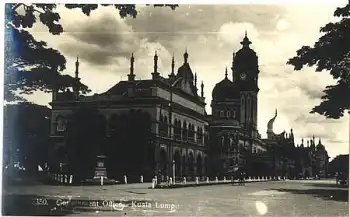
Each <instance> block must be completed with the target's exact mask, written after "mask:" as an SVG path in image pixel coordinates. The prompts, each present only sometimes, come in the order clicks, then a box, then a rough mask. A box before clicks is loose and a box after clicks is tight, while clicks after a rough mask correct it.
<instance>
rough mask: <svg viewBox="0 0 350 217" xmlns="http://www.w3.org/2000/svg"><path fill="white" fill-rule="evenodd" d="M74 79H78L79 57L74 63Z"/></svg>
mask: <svg viewBox="0 0 350 217" xmlns="http://www.w3.org/2000/svg"><path fill="white" fill-rule="evenodd" d="M75 79H79V57H77V61H75Z"/></svg>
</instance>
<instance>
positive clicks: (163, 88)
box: [50, 34, 328, 179]
mask: <svg viewBox="0 0 350 217" xmlns="http://www.w3.org/2000/svg"><path fill="white" fill-rule="evenodd" d="M251 43H252V42H251V41H250V40H249V38H248V37H247V34H246V35H245V37H244V38H243V41H242V42H241V44H242V48H241V49H240V50H239V51H237V52H236V53H234V54H233V57H232V67H231V73H232V76H231V77H232V80H230V79H229V75H228V70H227V68H226V71H225V74H224V78H223V80H222V81H220V82H219V83H217V84H216V85H215V87H214V89H213V91H212V101H211V109H212V114H211V115H207V113H206V111H205V106H206V103H205V97H204V84H203V82H202V83H201V84H200V85H199V84H198V83H197V74H194V73H193V72H192V69H191V66H190V63H189V60H188V59H189V54H188V53H187V51H186V52H185V53H184V55H183V58H184V61H183V63H182V65H181V66H180V67H179V68H178V69H177V72H175V61H174V58H173V60H172V64H171V67H170V68H171V70H170V72H169V76H168V77H167V78H165V77H162V76H161V75H160V72H159V71H158V55H157V53H155V55H154V69H153V72H151V75H152V79H149V80H135V76H136V74H137V73H136V72H135V69H134V62H135V58H134V56H133V55H132V56H131V58H130V72H129V74H128V80H127V81H120V82H119V83H118V84H116V85H114V86H113V87H111V88H110V89H109V90H108V91H106V92H104V93H101V94H95V95H93V96H83V95H80V93H79V88H78V87H77V86H76V87H73V90H72V91H70V90H64V91H61V90H60V91H58V90H55V89H54V90H53V93H52V103H51V106H52V117H51V132H50V134H51V145H50V159H51V161H52V162H51V165H53V166H52V167H53V168H56V170H57V169H60V170H64V165H67V164H69V160H67V159H68V158H69V157H68V156H67V153H69V146H70V145H69V143H68V142H67V141H68V140H69V139H67V138H68V137H69V135H70V134H69V131H72V130H73V131H74V130H75V129H74V128H73V129H72V127H71V128H69V127H68V125H69V123H70V122H71V119H72V115H73V113H74V111H76V110H77V108H81V107H93V108H95V109H96V110H98V112H99V114H100V118H101V120H102V121H101V122H99V123H102V124H101V126H100V128H103V129H105V130H104V131H102V134H103V140H101V141H99V142H98V143H99V145H102V144H108V145H109V147H113V146H116V145H118V147H126V146H130V147H131V146H132V147H135V148H130V149H131V152H128V155H130V157H131V156H132V155H134V154H135V155H136V153H137V146H133V145H134V144H128V143H130V142H131V141H136V140H133V139H134V138H135V137H140V136H139V135H138V134H140V131H138V134H137V135H134V134H132V133H130V135H126V134H128V133H125V131H123V128H126V127H127V126H126V125H125V124H126V123H129V122H130V123H131V119H132V117H135V114H136V113H137V114H139V113H142V114H143V115H145V116H147V118H148V119H149V120H150V123H149V125H145V126H146V127H145V128H147V129H148V128H149V129H150V133H151V137H150V138H149V141H148V140H147V142H145V143H147V144H148V143H149V144H151V147H152V148H151V152H152V154H151V155H150V156H151V158H149V159H148V160H150V161H152V162H153V163H152V164H150V165H149V167H150V169H149V170H147V172H144V171H143V172H135V171H136V169H133V171H134V172H133V173H132V172H131V173H132V175H137V176H140V175H144V176H149V177H152V176H154V175H159V174H161V175H164V176H165V175H167V176H173V175H175V176H176V178H177V179H180V178H182V177H187V178H188V179H194V177H201V178H203V179H204V177H205V176H210V177H214V176H226V175H230V174H232V173H233V172H235V171H239V170H244V171H246V172H247V173H248V174H250V175H252V176H266V175H269V176H277V175H289V176H296V175H295V174H296V173H298V172H297V169H298V167H297V165H298V162H299V161H298V160H297V159H299V158H297V157H296V156H297V155H302V154H304V153H306V152H305V151H301V150H304V149H303V148H300V147H297V148H296V147H295V146H294V134H293V130H291V132H290V134H287V133H285V132H283V133H281V134H275V133H274V132H273V123H274V121H275V119H276V117H277V110H276V113H275V116H274V117H273V118H272V119H271V120H270V121H269V123H268V126H267V128H268V130H267V138H266V139H262V138H261V135H260V134H259V132H258V130H257V126H258V92H259V87H258V77H259V64H258V57H257V55H256V53H255V52H254V50H252V49H251V48H250V44H251ZM75 76H76V80H77V81H78V80H79V61H78V59H77V61H76V72H75ZM77 83H78V82H77ZM198 92H200V94H198ZM135 112H136V113H135ZM133 114H134V115H133ZM128 115H129V116H128ZM120 117H124V119H120ZM125 117H129V118H130V120H129V119H127V118H126V119H125ZM140 117H141V116H140ZM134 119H135V118H134ZM123 124H124V125H123ZM140 125H141V124H140ZM129 127H130V126H129ZM118 130H119V131H120V132H119V134H118V132H117V131H118ZM132 130H133V129H132V128H131V131H132ZM123 132H124V133H123ZM141 134H142V133H141ZM116 135H118V136H116ZM128 136H129V137H128ZM116 137H118V138H119V137H127V138H128V139H124V140H118V142H116V141H117V140H115V139H116ZM116 143H118V144H116ZM141 143H142V142H141ZM147 144H138V145H141V146H143V145H147ZM106 150H108V149H105V151H104V152H103V151H102V152H101V153H99V154H102V155H108V154H110V153H108V151H106ZM312 153H313V155H312V156H315V163H314V164H315V165H316V164H317V165H318V166H315V171H316V170H317V171H324V172H325V171H326V168H327V162H328V158H327V157H328V155H327V152H326V151H325V149H324V146H322V144H321V143H320V145H318V146H317V148H316V149H315V151H313V152H312ZM139 156H141V155H139ZM316 156H317V157H316ZM109 158H113V155H110V156H109ZM305 159H306V158H305ZM299 163H300V164H301V165H302V168H307V166H306V164H307V163H305V162H299ZM112 164H113V163H112ZM114 164H116V163H115V162H114ZM117 164H119V165H123V164H124V163H123V162H122V161H119V162H118V163H117ZM58 165H59V166H58ZM307 165H308V164H307ZM136 167H142V165H141V164H139V165H136ZM136 167H133V168H136ZM120 168H121V167H120ZM107 169H108V168H107ZM121 169H122V168H121ZM145 171H146V170H145ZM129 172H130V171H128V170H125V171H123V174H125V175H129V174H128V173H129ZM144 173H148V174H144ZM325 173H326V172H325ZM130 175H131V174H130Z"/></svg>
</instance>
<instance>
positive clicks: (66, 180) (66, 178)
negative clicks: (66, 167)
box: [64, 175, 68, 183]
mask: <svg viewBox="0 0 350 217" xmlns="http://www.w3.org/2000/svg"><path fill="white" fill-rule="evenodd" d="M64 182H65V183H68V175H64Z"/></svg>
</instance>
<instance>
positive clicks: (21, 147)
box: [3, 103, 51, 171]
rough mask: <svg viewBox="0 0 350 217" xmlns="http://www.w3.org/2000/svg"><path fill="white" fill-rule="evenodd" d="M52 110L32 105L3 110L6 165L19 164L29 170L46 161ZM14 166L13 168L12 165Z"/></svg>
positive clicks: (14, 106)
mask: <svg viewBox="0 0 350 217" xmlns="http://www.w3.org/2000/svg"><path fill="white" fill-rule="evenodd" d="M50 115H51V110H50V109H49V108H48V107H45V106H40V105H35V104H31V103H19V104H9V105H6V106H5V107H4V147H3V150H4V165H8V164H10V163H13V162H20V164H21V165H23V166H24V167H25V168H26V170H27V171H37V166H38V165H41V166H42V168H44V165H45V162H47V153H48V143H49V129H50V119H49V117H50ZM10 166H13V165H10Z"/></svg>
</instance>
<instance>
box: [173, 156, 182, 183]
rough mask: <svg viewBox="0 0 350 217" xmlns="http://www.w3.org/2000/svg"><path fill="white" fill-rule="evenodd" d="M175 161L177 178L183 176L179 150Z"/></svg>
mask: <svg viewBox="0 0 350 217" xmlns="http://www.w3.org/2000/svg"><path fill="white" fill-rule="evenodd" d="M174 160H175V176H177V177H178V176H181V174H180V173H181V156H180V152H179V151H178V150H177V151H175V153H174Z"/></svg>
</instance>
